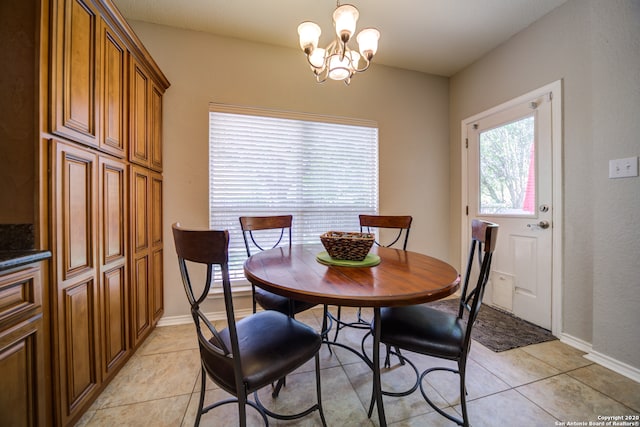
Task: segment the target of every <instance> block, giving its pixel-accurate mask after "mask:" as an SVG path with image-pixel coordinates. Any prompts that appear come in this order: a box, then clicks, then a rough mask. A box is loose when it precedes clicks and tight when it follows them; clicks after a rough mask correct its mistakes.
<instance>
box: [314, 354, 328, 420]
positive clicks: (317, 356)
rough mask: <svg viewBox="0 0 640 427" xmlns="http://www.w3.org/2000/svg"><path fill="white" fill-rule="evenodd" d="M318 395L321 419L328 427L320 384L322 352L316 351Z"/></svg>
mask: <svg viewBox="0 0 640 427" xmlns="http://www.w3.org/2000/svg"><path fill="white" fill-rule="evenodd" d="M315 359H316V396H317V400H318V412H320V420H321V421H322V426H323V427H327V421H326V420H325V418H324V410H323V408H322V387H321V385H320V353H316V357H315Z"/></svg>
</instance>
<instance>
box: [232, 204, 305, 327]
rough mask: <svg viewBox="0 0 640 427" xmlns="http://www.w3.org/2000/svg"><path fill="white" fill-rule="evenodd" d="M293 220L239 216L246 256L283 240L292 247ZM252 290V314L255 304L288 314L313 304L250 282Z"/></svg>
mask: <svg viewBox="0 0 640 427" xmlns="http://www.w3.org/2000/svg"><path fill="white" fill-rule="evenodd" d="M292 222H293V216H292V215H273V216H241V217H240V228H241V230H242V237H243V238H244V245H245V248H246V249H247V256H248V257H249V256H251V254H252V252H255V251H256V250H259V251H263V250H266V249H273V248H275V247H277V246H279V245H281V244H283V243H288V244H289V246H291V224H292ZM252 249H253V251H252ZM251 293H252V298H253V312H254V313H255V312H256V308H257V307H256V303H257V304H259V305H260V307H262V308H263V309H265V310H276V311H279V312H281V313H284V314H287V315H289V316H291V317H294V316H295V315H296V314H298V313H300V312H302V311H305V310H308V309H310V308H312V307H314V306H315V305H316V304H312V303H308V302H304V301H296V300H292V299H290V298H287V297H283V296H281V295H277V294H274V293H273V292H269V291H266V290H264V289H261V288H259V287H256V286H255V285H254V284H253V283H252V284H251Z"/></svg>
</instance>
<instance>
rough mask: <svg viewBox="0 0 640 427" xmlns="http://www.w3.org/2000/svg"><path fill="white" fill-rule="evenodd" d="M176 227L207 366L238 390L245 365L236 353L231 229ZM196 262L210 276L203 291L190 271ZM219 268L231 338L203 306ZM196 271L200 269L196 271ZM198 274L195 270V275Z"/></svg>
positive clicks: (180, 258) (186, 287)
mask: <svg viewBox="0 0 640 427" xmlns="http://www.w3.org/2000/svg"><path fill="white" fill-rule="evenodd" d="M172 230H173V239H174V242H175V246H176V253H177V255H178V265H179V267H180V274H181V276H182V284H183V285H184V290H185V293H186V294H187V299H188V300H189V304H190V305H191V315H192V316H193V321H194V322H195V325H196V332H197V335H198V344H199V347H200V356H201V358H202V361H203V366H205V369H206V370H207V372H208V373H209V375H211V377H212V378H213V379H214V380H216V383H218V384H219V385H220V386H221V387H222V388H224V389H225V390H226V391H228V392H230V393H236V391H237V390H238V384H241V381H242V375H241V372H242V366H241V363H240V358H239V357H234V355H236V354H239V349H238V348H239V345H238V334H237V331H236V326H235V317H234V312H233V299H232V294H231V281H230V280H229V266H228V258H229V252H228V250H229V232H228V231H227V230H194V229H186V228H182V227H181V225H180V224H179V223H175V224H173V225H172ZM196 264H200V265H205V266H206V277H205V278H204V281H203V284H202V291H201V292H200V293H199V295H198V294H196V292H195V290H194V286H193V283H192V277H191V276H192V275H190V274H189V271H190V269H191V270H195V265H196ZM216 268H218V269H219V270H220V274H221V276H222V289H223V291H224V302H225V308H226V314H227V330H228V333H229V339H228V340H226V341H225V340H224V339H223V338H222V335H221V333H220V332H219V331H218V330H217V329H216V328H215V326H214V325H213V324H212V323H211V322H210V321H209V320H208V319H207V317H206V316H205V315H204V314H203V313H202V311H201V310H200V304H201V303H202V301H204V299H205V298H206V297H207V295H208V294H209V291H210V289H211V285H212V283H213V281H214V278H215V277H214V276H215V269H216ZM193 273H197V272H195V271H193ZM196 275H197V274H193V277H195V276H196ZM229 344H230V345H229ZM239 381H240V382H239Z"/></svg>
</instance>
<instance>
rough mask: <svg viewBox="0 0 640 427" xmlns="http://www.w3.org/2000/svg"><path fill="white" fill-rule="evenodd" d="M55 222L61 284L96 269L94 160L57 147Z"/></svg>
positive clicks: (82, 152) (69, 148)
mask: <svg viewBox="0 0 640 427" xmlns="http://www.w3.org/2000/svg"><path fill="white" fill-rule="evenodd" d="M55 146H56V149H57V163H56V165H55V167H56V172H55V173H56V175H57V179H56V189H55V190H56V199H55V203H57V204H58V208H57V209H56V211H57V212H56V213H57V214H58V215H59V218H58V219H57V222H56V227H57V235H58V237H57V238H58V242H57V245H58V254H59V256H60V255H61V258H62V262H61V266H60V268H61V270H62V271H61V280H67V279H69V278H70V277H74V276H76V275H78V274H81V273H84V272H87V271H89V270H91V269H93V268H95V260H94V256H95V250H94V242H95V241H96V240H95V234H96V229H95V214H96V212H95V206H96V197H97V196H96V182H97V180H96V172H97V168H96V166H97V157H96V156H95V155H94V154H92V153H90V152H88V151H85V150H81V149H78V148H76V147H72V146H71V145H67V144H64V143H56V145H55Z"/></svg>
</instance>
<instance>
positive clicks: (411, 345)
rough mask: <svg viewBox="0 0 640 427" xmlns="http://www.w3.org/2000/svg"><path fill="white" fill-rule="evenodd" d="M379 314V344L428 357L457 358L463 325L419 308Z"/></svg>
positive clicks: (447, 315) (390, 309) (391, 309)
mask: <svg viewBox="0 0 640 427" xmlns="http://www.w3.org/2000/svg"><path fill="white" fill-rule="evenodd" d="M380 314H381V317H380V322H381V329H380V341H381V342H382V343H384V344H389V345H392V346H397V347H400V348H401V349H406V350H409V351H413V352H416V353H420V354H426V355H428V356H435V357H441V358H447V359H452V360H455V359H457V358H458V357H460V355H461V353H462V349H463V345H464V337H465V333H466V332H465V327H466V325H465V324H464V322H462V321H461V320H460V319H458V317H457V316H455V315H452V314H450V313H445V312H442V311H440V310H436V309H434V308H431V307H427V306H422V305H414V306H406V307H385V308H382V309H381V311H380Z"/></svg>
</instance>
